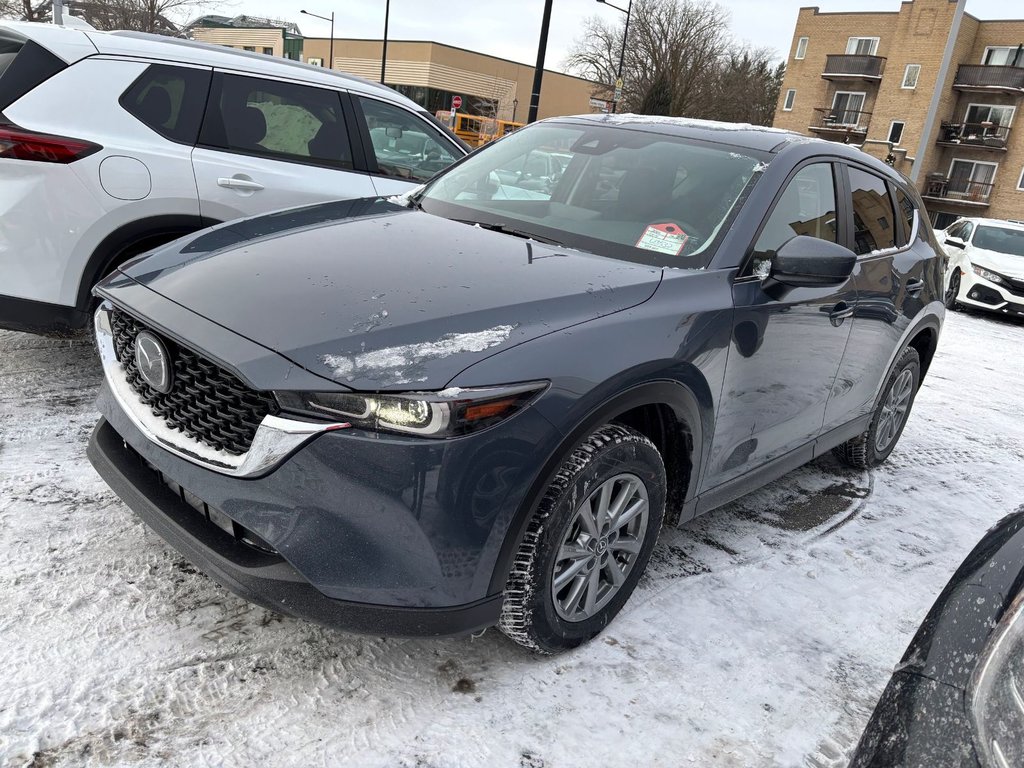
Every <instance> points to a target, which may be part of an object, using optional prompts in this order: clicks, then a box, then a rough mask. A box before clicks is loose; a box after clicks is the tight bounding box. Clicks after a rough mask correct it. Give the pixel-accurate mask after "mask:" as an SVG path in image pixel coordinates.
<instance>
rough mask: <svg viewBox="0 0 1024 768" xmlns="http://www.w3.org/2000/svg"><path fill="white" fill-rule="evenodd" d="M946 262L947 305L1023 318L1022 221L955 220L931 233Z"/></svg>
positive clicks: (1023, 246) (1023, 228)
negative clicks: (944, 252)
mask: <svg viewBox="0 0 1024 768" xmlns="http://www.w3.org/2000/svg"><path fill="white" fill-rule="evenodd" d="M936 234H937V235H938V237H939V240H940V242H941V243H942V245H943V248H945V251H946V255H947V256H948V257H949V261H948V263H947V266H946V306H947V307H948V308H949V309H956V308H957V306H958V305H963V306H965V307H970V308H971V309H985V310H988V311H990V312H998V313H1000V314H1003V315H1011V316H1015V317H1024V224H1018V223H1014V222H1010V221H1002V220H999V219H978V218H970V219H959V220H957V221H956V222H954V223H953V224H952V225H950V226H949V227H948V228H947V229H946V230H944V231H943V232H939V233H936Z"/></svg>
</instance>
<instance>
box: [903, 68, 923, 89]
mask: <svg viewBox="0 0 1024 768" xmlns="http://www.w3.org/2000/svg"><path fill="white" fill-rule="evenodd" d="M919 77H921V65H920V64H907V68H906V69H905V70H903V85H902V86H901V87H902V88H905V89H907V90H913V89H914V88H917V80H918V78H919Z"/></svg>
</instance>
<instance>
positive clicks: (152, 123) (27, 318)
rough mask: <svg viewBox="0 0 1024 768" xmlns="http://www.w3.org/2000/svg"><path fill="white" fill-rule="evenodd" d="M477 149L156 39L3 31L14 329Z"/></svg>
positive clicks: (347, 85) (338, 89)
mask: <svg viewBox="0 0 1024 768" xmlns="http://www.w3.org/2000/svg"><path fill="white" fill-rule="evenodd" d="M466 152H467V150H466V147H465V145H464V144H463V143H462V142H461V141H460V140H459V139H457V138H456V137H455V136H454V135H453V134H451V133H450V132H448V131H447V130H446V129H444V128H442V127H440V126H438V125H437V124H436V122H435V121H434V120H433V118H432V117H431V116H430V115H429V114H428V113H426V112H425V111H423V109H422V108H421V107H419V106H417V105H416V104H415V103H414V102H412V101H410V100H408V99H406V98H405V97H403V96H400V95H399V94H397V93H396V92H394V91H392V90H391V89H389V88H384V87H383V86H380V85H377V84H375V83H370V82H367V81H365V80H361V79H358V78H354V77H348V76H345V75H342V74H339V73H337V72H332V71H330V70H324V69H322V68H320V67H310V66H306V65H303V64H299V63H297V62H292V61H288V60H286V59H280V58H273V57H270V56H262V55H258V54H252V53H245V52H242V51H237V50H232V49H230V48H223V47H219V46H210V45H203V44H200V43H194V42H190V41H186V40H177V39H171V38H167V37H159V36H156V35H144V34H138V33H130V32H114V33H105V32H96V31H92V30H80V29H70V28H62V27H55V26H52V25H48V24H25V23H15V22H6V21H0V275H3V281H2V283H0V327H3V328H13V329H16V330H29V331H37V332H54V331H65V330H70V329H75V328H79V327H82V326H83V325H85V323H86V322H87V319H88V317H89V313H88V309H89V307H90V302H91V295H90V290H91V288H92V286H93V285H94V284H95V283H96V281H97V280H98V279H99V278H101V277H102V276H104V275H106V274H108V273H109V272H110V271H111V270H112V269H114V268H115V267H116V266H117V265H118V264H120V263H122V262H124V261H125V260H126V259H129V258H131V257H132V256H134V255H136V254H139V253H142V252H144V251H146V250H149V249H151V248H154V247H156V246H159V245H161V244H163V243H166V242H168V241H170V240H173V239H174V238H176V237H180V236H182V235H185V234H188V233H190V232H194V231H196V230H198V229H201V228H203V227H206V226H209V225H211V224H216V223H218V222H223V221H228V220H231V219H236V218H239V217H241V216H251V215H253V214H258V213H264V212H268V211H273V210H276V209H279V208H286V207H290V206H295V205H303V204H308V203H315V202H322V201H326V200H336V199H346V198H358V197H367V196H372V195H390V194H394V193H399V192H404V191H406V190H408V189H411V188H412V187H414V186H415V185H417V184H419V183H421V182H423V181H426V180H427V179H429V178H430V177H431V176H433V175H434V174H435V173H436V172H437V171H438V170H440V169H442V168H444V167H447V166H448V165H450V164H451V163H452V162H454V161H455V160H457V159H458V158H460V157H463V156H464V155H465V154H466Z"/></svg>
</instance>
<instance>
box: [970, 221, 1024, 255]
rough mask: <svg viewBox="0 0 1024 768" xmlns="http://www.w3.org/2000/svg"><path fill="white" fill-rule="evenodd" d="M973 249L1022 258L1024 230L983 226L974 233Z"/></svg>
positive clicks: (1023, 252)
mask: <svg viewBox="0 0 1024 768" xmlns="http://www.w3.org/2000/svg"><path fill="white" fill-rule="evenodd" d="M974 247H975V248H984V249H985V250H986V251H995V252H996V253H1005V254H1008V255H1010V256H1024V229H1007V228H1006V227H993V226H989V225H987V224H983V225H981V226H980V227H978V231H977V232H975V233H974Z"/></svg>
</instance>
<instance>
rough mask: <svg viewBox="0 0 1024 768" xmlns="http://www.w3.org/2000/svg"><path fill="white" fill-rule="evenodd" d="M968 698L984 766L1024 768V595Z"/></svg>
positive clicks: (984, 657) (996, 635) (993, 641)
mask: <svg viewBox="0 0 1024 768" xmlns="http://www.w3.org/2000/svg"><path fill="white" fill-rule="evenodd" d="M967 695H968V704H969V709H970V716H971V725H972V727H973V729H974V739H975V746H976V747H977V749H978V755H979V756H980V758H981V762H982V765H984V766H986V768H1019V766H1022V765H1024V593H1022V594H1021V595H1020V596H1019V597H1018V598H1017V599H1016V600H1015V601H1014V603H1013V605H1011V606H1010V609H1009V610H1008V611H1006V613H1005V614H1004V615H1003V619H1002V621H1000V622H999V625H998V626H997V627H996V628H995V630H994V631H993V632H992V637H991V638H990V639H989V642H988V645H987V646H985V650H984V651H983V652H982V654H981V659H980V660H979V661H978V664H977V666H976V667H975V669H974V674H973V675H972V676H971V685H970V687H969V688H968V694H967Z"/></svg>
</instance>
